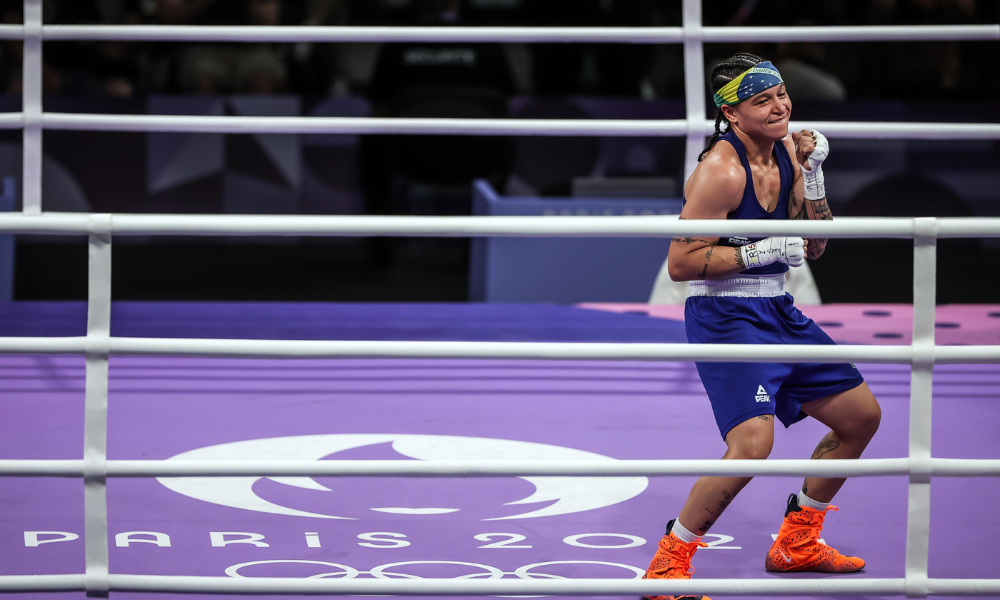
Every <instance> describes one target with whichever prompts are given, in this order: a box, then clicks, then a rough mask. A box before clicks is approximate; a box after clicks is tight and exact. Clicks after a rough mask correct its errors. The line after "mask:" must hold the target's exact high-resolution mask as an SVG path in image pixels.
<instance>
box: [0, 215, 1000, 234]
mask: <svg viewBox="0 0 1000 600" xmlns="http://www.w3.org/2000/svg"><path fill="white" fill-rule="evenodd" d="M90 216H91V215H89V214H87V213H46V214H44V215H24V214H17V213H0V233H18V234H23V233H36V234H43V233H44V234H56V235H82V234H85V233H87V232H88V231H89V229H88V227H89V222H90ZM108 217H109V218H110V221H111V232H112V234H113V235H115V236H124V235H141V236H156V235H160V236H176V235H184V236H195V235H199V236H200V235H204V236H242V235H268V236H410V237H487V236H488V237H532V236H573V237H607V236H621V237H672V236H677V235H711V236H732V235H751V236H770V235H803V236H805V237H823V238H908V239H912V238H913V237H914V236H915V235H916V233H915V232H916V223H917V221H918V219H909V218H896V217H890V218H881V217H880V218H874V217H838V218H837V219H834V220H833V221H787V220H770V221H764V220H760V221H723V220H705V221H703V220H688V219H685V220H680V219H678V218H677V216H676V215H666V216H655V215H649V216H615V217H606V216H600V217H599V216H586V217H564V216H549V217H546V216H525V217H499V216H497V217H493V216H478V217H409V216H407V217H403V216H297V215H140V214H114V215H108ZM935 221H936V223H937V235H936V237H938V238H968V237H1000V218H997V217H991V218H982V217H978V218H965V217H957V218H956V217H947V218H938V219H935Z"/></svg>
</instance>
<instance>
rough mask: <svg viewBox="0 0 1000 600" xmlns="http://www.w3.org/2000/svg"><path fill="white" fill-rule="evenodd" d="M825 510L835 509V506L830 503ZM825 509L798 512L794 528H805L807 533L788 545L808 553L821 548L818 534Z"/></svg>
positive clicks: (821, 528)
mask: <svg viewBox="0 0 1000 600" xmlns="http://www.w3.org/2000/svg"><path fill="white" fill-rule="evenodd" d="M827 510H837V507H836V506H833V505H831V506H830V507H829V508H828V509H827ZM827 510H824V511H822V512H820V511H812V512H806V511H803V513H800V515H799V516H798V518H797V519H796V521H797V522H796V523H795V525H796V529H805V530H806V531H807V532H808V535H807V536H806V537H805V538H804V539H802V540H801V541H798V542H795V543H793V544H790V545H789V546H790V547H792V548H796V549H799V550H802V551H806V552H810V553H816V552H818V551H819V550H821V548H820V546H821V544H820V543H819V536H820V534H821V533H822V531H823V520H824V518H825V517H826V512H827Z"/></svg>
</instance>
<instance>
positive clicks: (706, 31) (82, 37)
mask: <svg viewBox="0 0 1000 600" xmlns="http://www.w3.org/2000/svg"><path fill="white" fill-rule="evenodd" d="M40 36H41V38H42V39H43V40H45V41H95V40H102V41H111V40H116V41H154V42H247V43H252V42H438V43H440V42H508V43H550V42H551V43H587V44H669V43H680V42H685V41H690V40H696V41H701V42H703V43H716V42H872V41H879V42H890V41H895V42H928V41H994V40H1000V25H890V26H881V25H860V26H838V27H700V28H697V29H687V28H683V27H363V26H347V27H297V26H285V27H235V26H206V25H201V26H184V25H132V26H129V25H43V26H42V27H41V31H40ZM25 37H28V34H26V32H25V28H24V27H22V26H19V25H0V39H24V38H25Z"/></svg>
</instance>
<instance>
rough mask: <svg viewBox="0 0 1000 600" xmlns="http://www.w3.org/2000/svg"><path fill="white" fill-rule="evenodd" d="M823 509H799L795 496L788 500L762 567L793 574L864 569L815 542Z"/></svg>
mask: <svg viewBox="0 0 1000 600" xmlns="http://www.w3.org/2000/svg"><path fill="white" fill-rule="evenodd" d="M828 510H837V507H836V506H830V507H829V508H827V509H826V510H815V509H812V508H809V507H808V506H801V507H800V506H799V499H798V496H797V495H795V494H792V495H791V496H789V497H788V508H787V509H786V510H785V521H784V523H782V524H781V529H780V530H779V531H778V538H777V539H776V540H775V541H774V544H773V545H772V546H771V549H770V550H769V551H768V553H767V558H766V559H765V560H764V567H765V568H766V569H767V570H768V571H772V572H775V573H791V572H793V571H818V572H821V573H854V572H855V571H860V570H861V569H863V568H865V561H863V560H861V559H860V558H857V557H855V556H844V555H843V554H841V553H840V552H837V551H836V550H834V549H833V548H831V547H829V546H827V545H826V544H823V543H821V542H820V541H819V537H820V532H822V530H823V519H824V517H826V512H827V511H828Z"/></svg>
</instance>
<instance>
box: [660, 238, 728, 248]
mask: <svg viewBox="0 0 1000 600" xmlns="http://www.w3.org/2000/svg"><path fill="white" fill-rule="evenodd" d="M670 241H672V242H678V243H680V244H712V245H713V246H714V245H715V244H718V243H719V242H718V241H715V242H713V241H711V240H703V239H700V238H693V237H685V238H670Z"/></svg>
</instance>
